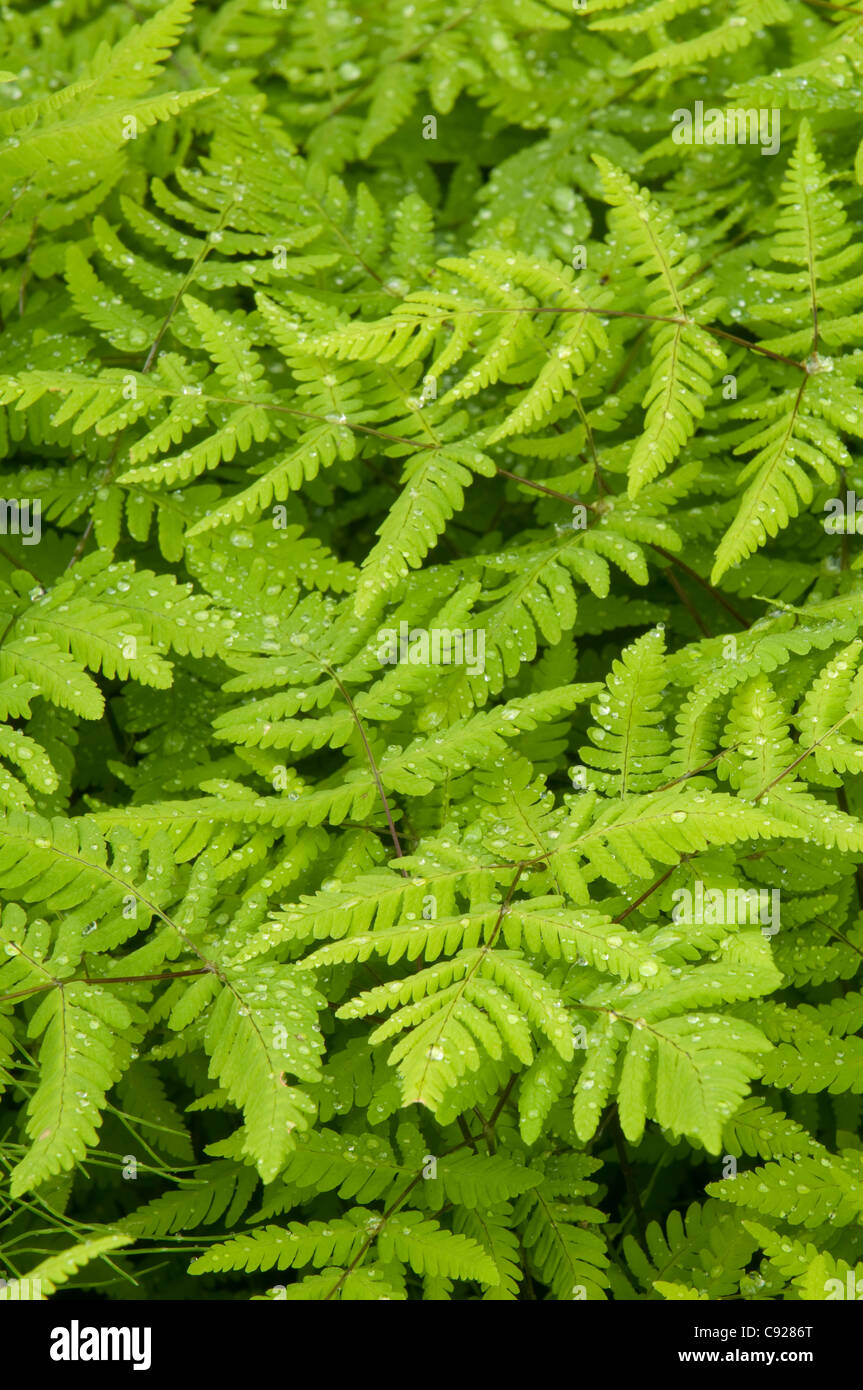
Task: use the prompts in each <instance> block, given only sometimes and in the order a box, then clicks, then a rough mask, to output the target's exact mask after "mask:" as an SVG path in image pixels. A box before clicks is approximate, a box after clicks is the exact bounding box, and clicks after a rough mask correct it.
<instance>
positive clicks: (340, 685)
mask: <svg viewBox="0 0 863 1390" xmlns="http://www.w3.org/2000/svg"><path fill="white" fill-rule="evenodd" d="M318 659H319V660H320V658H318ZM323 667H324V670H325V671H326V672H327V673H328V675H329V676H330V677H331V679H332V680H333V681H334V682H335V684H336V685H337V686H338V689H339V691H340V692H341V695H342V698H343V699H344V701H345V704H346V705H347V707H348V709H349V710H350V712H351V718H352V719H353V721H354V723H355V724H356V726H357V730H358V732H359V736H360V738H361V739H362V741H363V747H364V748H365V750H366V757H367V758H368V761H369V767H370V768H371V772H372V776H373V778H374V779H375V786H376V787H377V789H378V795H379V797H380V799H381V803H382V805H383V808H384V815H385V816H386V818H387V825H388V826H389V831H390V838H391V839H392V842H393V846H394V848H395V852H396V856H397V858H399V859H402V858H403V857H404V852H403V850H402V846H401V840H400V839H399V837H398V831H397V830H396V827H395V821H394V820H393V817H392V812H391V811H390V803H389V801H388V800H387V794H386V792H385V791H384V784H383V782H382V781H381V774H380V772H379V770H378V765H377V763H376V762H375V755H374V753H373V752H372V748H371V744H370V743H369V741H368V739H367V737H366V731H365V729H364V728H363V721H362V720H361V719H360V716H359V715H358V714H357V710H356V706H355V704H354V702H353V700H352V699H351V697H350V694H349V693H348V690H347V689H346V687H345V685H344V684H343V682H342V681H341V680H340V679H339V677H338V676H337V675H336V673H335V671H334V670H333V668H332V666H330V665H329V663H328V662H324V663H323ZM401 873H402V874H403V875H404V877H405V878H409V877H410V875H409V874H408V871H407V869H402V870H401Z"/></svg>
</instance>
